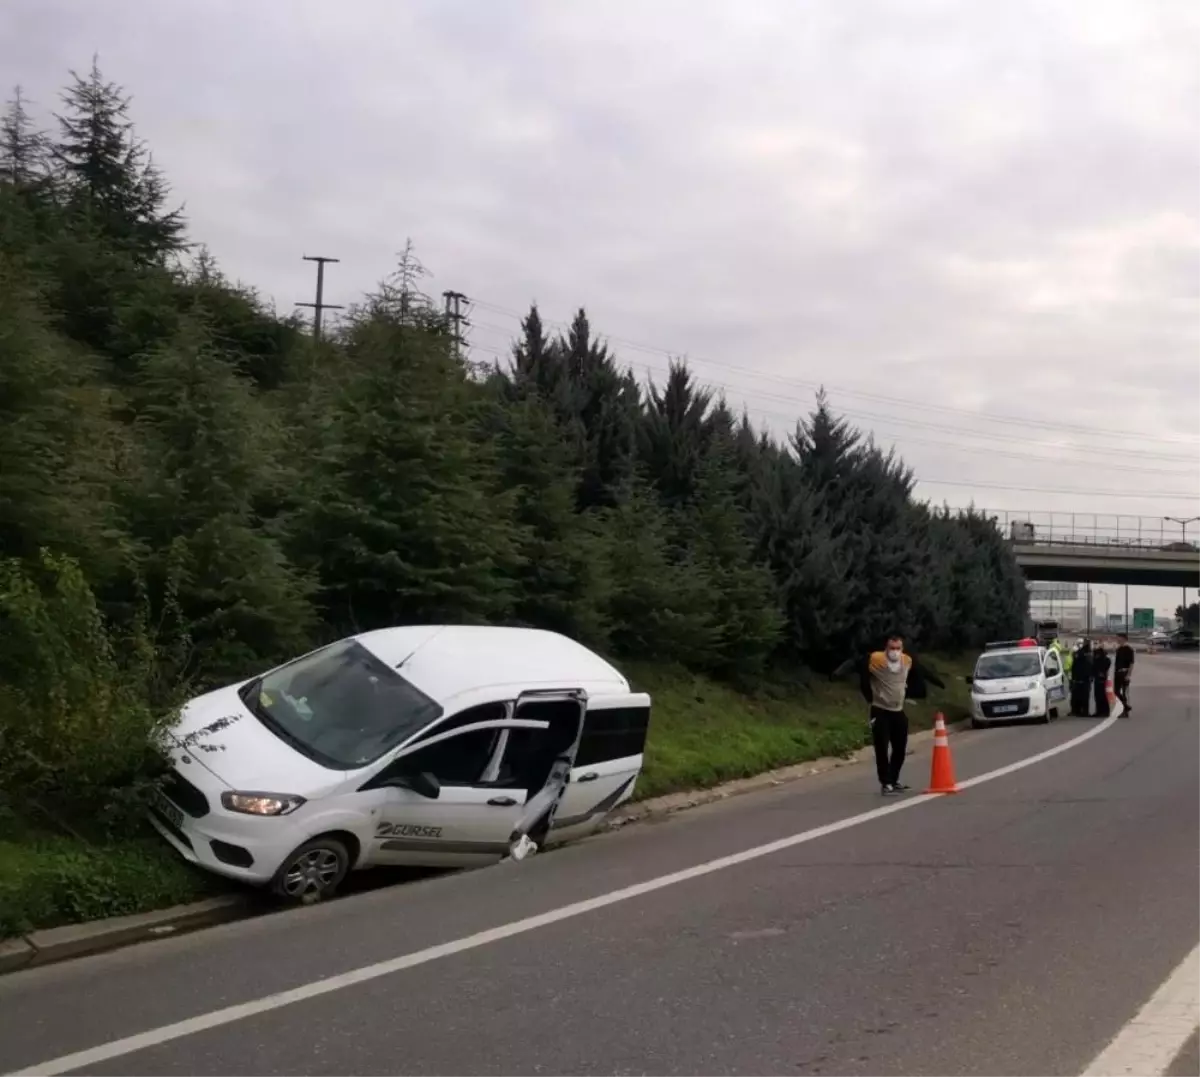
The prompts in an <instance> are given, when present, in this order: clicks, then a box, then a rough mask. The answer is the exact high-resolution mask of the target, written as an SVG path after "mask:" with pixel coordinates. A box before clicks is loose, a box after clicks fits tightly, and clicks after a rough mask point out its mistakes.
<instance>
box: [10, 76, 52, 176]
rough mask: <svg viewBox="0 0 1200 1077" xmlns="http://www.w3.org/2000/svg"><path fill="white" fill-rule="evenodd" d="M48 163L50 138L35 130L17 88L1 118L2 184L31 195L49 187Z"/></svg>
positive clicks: (18, 87) (22, 95) (22, 97)
mask: <svg viewBox="0 0 1200 1077" xmlns="http://www.w3.org/2000/svg"><path fill="white" fill-rule="evenodd" d="M48 163H49V143H48V141H47V139H46V134H45V132H44V131H41V130H39V129H38V128H37V127H36V126H35V124H34V122H33V120H32V118H31V117H30V115H29V109H28V103H27V102H26V100H25V96H24V94H23V93H22V92H21V87H20V86H17V87H16V88H15V89H14V90H13V96H12V98H11V99H10V100H9V102H8V104H7V106H6V108H5V110H4V115H3V117H0V180H2V181H3V182H5V183H8V184H11V185H12V186H13V187H15V188H17V189H18V190H20V191H22V192H30V191H31V190H33V189H35V188H37V187H40V186H42V185H44V184H45V182H46V178H47V171H48Z"/></svg>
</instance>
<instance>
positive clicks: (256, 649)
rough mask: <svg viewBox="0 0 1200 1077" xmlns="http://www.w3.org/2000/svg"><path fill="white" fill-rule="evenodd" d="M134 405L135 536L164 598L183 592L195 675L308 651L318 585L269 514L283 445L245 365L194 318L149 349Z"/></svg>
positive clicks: (229, 672) (223, 673) (220, 673)
mask: <svg viewBox="0 0 1200 1077" xmlns="http://www.w3.org/2000/svg"><path fill="white" fill-rule="evenodd" d="M130 404H131V408H132V411H133V414H134V416H135V423H134V426H135V430H136V431H137V433H138V435H139V441H140V444H141V446H142V459H141V461H140V468H139V472H140V473H139V474H137V475H136V477H135V480H134V482H133V483H131V494H130V498H129V502H130V503H129V511H130V516H131V519H132V521H133V525H134V536H135V538H136V539H137V540H138V541H139V542H140V543H141V544H142V545H143V548H144V549H145V551H146V553H145V562H144V574H145V577H146V579H147V581H148V583H149V584H150V587H151V589H152V593H153V595H154V597H155V600H156V604H161V602H162V601H163V598H164V596H165V595H166V594H168V593H172V594H175V595H177V599H178V602H179V605H180V607H181V608H182V611H183V614H184V616H185V617H186V619H187V622H188V624H189V626H190V635H191V637H192V640H193V643H194V644H195V646H196V665H195V668H194V672H196V673H197V674H198V675H199V676H201V677H203V678H207V679H213V678H222V677H229V678H231V677H236V676H240V675H244V674H246V673H247V672H251V671H253V670H254V669H255V668H258V667H261V665H262V664H263V663H264V662H265V661H270V660H279V659H283V658H287V657H288V656H290V655H293V654H295V653H296V651H297V650H301V649H303V647H304V645H305V643H306V642H307V640H308V639H309V634H310V632H311V629H312V627H313V625H312V618H311V608H310V606H309V603H308V592H309V585H308V583H307V581H306V580H305V579H304V577H303V576H302V575H300V574H299V573H298V572H297V571H296V570H295V569H294V568H293V567H292V565H291V564H290V563H289V562H288V560H287V558H286V557H285V555H284V552H283V550H282V548H281V546H280V543H279V540H278V538H277V537H276V536H275V535H273V534H272V533H271V531H270V530H269V529H268V528H267V527H266V526H265V525H264V521H263V520H262V519H261V517H260V516H259V513H258V511H257V508H258V506H257V499H258V495H259V492H260V490H261V489H262V487H263V485H264V484H265V483H266V482H267V481H268V477H269V476H270V474H271V472H272V470H273V469H274V468H275V466H276V463H275V459H276V457H275V453H276V451H277V442H276V441H275V439H274V430H273V426H272V423H271V417H270V415H269V414H268V413H267V412H266V411H265V410H264V409H263V408H262V407H261V405H260V404H259V403H258V402H257V401H256V400H255V399H254V397H253V395H252V393H251V390H250V388H249V386H248V385H247V384H246V383H245V382H244V381H243V380H242V379H241V378H240V377H239V375H238V373H237V361H236V360H235V359H231V358H229V357H228V356H226V355H224V354H222V353H221V352H220V351H219V350H217V349H216V348H215V347H214V345H213V343H212V341H211V339H210V338H209V336H208V334H207V332H206V329H205V327H204V326H202V325H201V324H199V323H195V322H191V323H187V324H185V326H184V328H183V330H182V331H181V333H180V334H179V336H178V337H177V338H176V339H175V340H173V341H171V342H170V343H169V344H167V345H164V346H163V347H161V348H159V349H157V350H156V351H154V352H153V353H151V354H150V355H148V356H146V357H145V359H144V361H143V363H142V366H141V369H140V372H139V378H138V385H137V387H136V390H134V391H133V392H132V394H131V398H130Z"/></svg>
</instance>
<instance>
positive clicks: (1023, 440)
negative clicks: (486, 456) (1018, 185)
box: [474, 322, 1200, 478]
mask: <svg viewBox="0 0 1200 1077" xmlns="http://www.w3.org/2000/svg"><path fill="white" fill-rule="evenodd" d="M475 326H476V328H479V329H487V330H492V331H494V332H498V333H506V334H507V333H509V332H510V329H509V327H507V326H499V325H494V324H492V323H490V322H476V323H475ZM474 346H475V347H477V348H479V349H480V350H482V351H488V352H490V353H491V354H493V355H495V356H497V357H498V358H501V359H503V358H504V357H505V356H504V355H503V354H502V353H501V352H499V351H496V350H495V349H489V348H484V347H482V346H481V345H474ZM625 362H626V364H627V365H628V366H630V367H637V368H639V369H642V370H645V371H647V372H648V373H650V374H661V373H662V371H661V370H659V369H657V368H655V367H653V366H651V365H650V364H649V363H640V362H635V361H633V360H629V359H626V360H625ZM699 384H700V385H702V386H704V387H705V388H709V389H714V390H715V389H725V390H729V391H731V392H736V393H738V394H740V395H742V396H750V397H755V396H758V397H763V398H766V399H772V400H779V401H781V402H783V403H789V404H797V405H800V406H803V407H808V406H810V402H809V401H806V400H801V399H799V398H797V397H792V396H784V395H782V394H779V393H769V392H765V391H763V390H757V389H748V388H747V387H745V386H740V385H730V384H729V383H727V382H718V381H712V380H701V381H699ZM747 410H748V411H751V412H754V413H755V414H759V415H764V416H769V417H773V418H777V419H781V420H783V421H786V422H788V423H789V424H790V423H794V422H795V421H796V417H795V416H794V415H784V414H783V413H782V412H774V411H769V410H767V409H763V408H753V407H748V408H747ZM838 414H839V415H845V416H847V417H848V418H853V419H867V420H872V421H874V420H879V421H882V422H885V423H897V424H899V425H901V426H912V427H916V428H917V429H920V430H932V431H934V432H937V433H946V434H955V435H960V436H962V437H971V438H982V439H985V440H988V441H1001V442H1009V443H1013V444H1017V445H1023V446H1028V445H1029V444H1030V439H1029V438H1028V437H1019V436H1016V435H1012V434H998V433H989V432H987V431H979V430H966V429H963V428H962V427H958V426H943V425H941V424H937V423H929V422H923V421H921V420H919V419H908V418H905V417H904V416H900V415H886V414H880V413H878V412H869V411H859V410H857V409H852V408H851V409H844V408H839V409H838ZM875 433H877V434H878V433H880V432H879V431H875ZM885 436H887V437H890V438H891V439H892V440H898V439H899V438H900V435H896V434H892V433H888V434H886V435H885ZM903 437H904V439H905V440H906V441H907V442H913V443H915V442H921V441H922V439H920V438H916V437H912V436H910V435H907V434H905V435H903ZM924 443H925V444H929V445H934V446H937V447H945V448H950V449H955V450H960V449H962V450H966V451H968V452H969V451H974V452H984V453H987V454H989V455H993V456H1010V457H1013V458H1016V459H1028V460H1031V461H1035V462H1039V463H1049V464H1073V465H1076V466H1081V465H1089V466H1090V465H1093V464H1094V463H1095V461H1094V460H1059V459H1056V458H1054V457H1049V456H1039V455H1033V454H1030V453H1013V452H1011V451H1009V452H1005V451H1003V450H999V449H992V448H990V447H983V446H979V447H971V446H963V445H960V444H954V443H950V442H944V441H928V440H926V441H925V442H924ZM1038 445H1040V446H1042V447H1045V448H1047V449H1053V450H1057V451H1059V452H1078V453H1088V454H1090V455H1092V456H1093V457H1094V456H1096V455H1107V456H1117V457H1120V458H1122V459H1128V458H1130V457H1135V456H1136V457H1140V458H1145V459H1152V460H1157V459H1161V460H1166V461H1178V462H1180V463H1184V462H1189V463H1191V461H1189V460H1188V458H1187V457H1183V456H1178V455H1176V454H1173V453H1153V452H1141V451H1138V450H1134V449H1119V448H1104V447H1101V446H1090V445H1056V444H1053V443H1048V442H1038ZM1104 466H1105V468H1107V469H1109V470H1115V471H1126V472H1130V473H1135V474H1160V475H1177V476H1179V477H1181V478H1192V477H1195V476H1196V474H1197V473H1200V464H1195V465H1194V470H1192V471H1182V470H1173V469H1169V468H1141V467H1129V466H1127V465H1124V466H1123V465H1120V464H1107V463H1106V464H1105V465H1104Z"/></svg>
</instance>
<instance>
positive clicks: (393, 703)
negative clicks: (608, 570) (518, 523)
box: [151, 625, 650, 903]
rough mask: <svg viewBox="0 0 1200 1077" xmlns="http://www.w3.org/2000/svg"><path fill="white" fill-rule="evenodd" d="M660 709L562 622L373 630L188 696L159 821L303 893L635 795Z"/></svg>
mask: <svg viewBox="0 0 1200 1077" xmlns="http://www.w3.org/2000/svg"><path fill="white" fill-rule="evenodd" d="M649 720H650V697H649V696H648V695H645V694H643V693H638V692H633V691H631V689H630V685H629V682H628V681H627V680H626V679H625V677H624V676H623V675H622V674H621V673H620V672H618V671H617V670H616V669H615V668H614V667H613V666H611V665H610V664H609V663H608V662H607V661H605V660H604V659H603V658H601V657H600V656H599V655H597V654H594V653H593V652H592V651H590V650H588V649H587V648H586V647H584V646H582V645H581V644H579V643H576V642H574V641H573V640H570V639H568V638H566V637H565V636H561V635H558V634H557V633H553V632H543V631H538V630H535V629H526V628H494V627H485V626H462V625H423V626H415V627H406V628H389V629H383V630H380V631H375V632H366V633H363V634H362V635H358V636H352V637H350V638H348V639H343V640H340V641H338V642H337V643H332V644H330V645H329V646H327V647H322V648H321V649H319V650H316V651H313V652H311V653H309V654H306V655H304V656H303V657H300V658H297V659H295V660H294V661H292V662H289V663H287V664H286V665H283V666H280V667H279V668H277V669H273V670H270V671H269V672H267V673H264V674H263V675H262V676H259V677H255V678H253V679H252V680H248V681H245V682H243V683H241V684H235V685H231V686H229V687H227V688H222V689H219V690H217V691H215V692H209V693H208V694H206V695H202V696H199V697H197V698H195V699H193V700H191V701H190V702H188V703H187V704H186V705H185V706H184V708H183V709H182V712H181V714H180V717H179V721H178V723H177V724H176V725H175V726H174V727H173V728H172V729H171V730H170V733H169V735H168V738H167V748H168V754H169V756H170V762H171V769H170V771H169V772H168V774H167V776H166V779H165V780H164V782H163V784H162V787H161V793H160V794H159V795H158V796H157V797H156V800H155V802H154V806H153V809H152V812H151V822H152V823H153V824H154V826H155V827H156V828H157V830H158V831H159V833H160V834H161V835H162V836H163V837H164V838H165V839H166V840H167V841H168V842H170V843H171V845H172V846H173V847H174V848H175V850H176V851H177V852H178V853H179V854H180V855H181V856H183V857H184V858H185V859H187V860H189V861H191V862H192V863H194V864H198V865H199V866H200V867H203V868H207V869H208V870H209V871H213V872H217V873H219V874H221V875H226V876H229V877H230V878H233V879H239V880H241V881H243V882H246V883H250V884H254V885H259V886H267V887H269V888H270V889H271V890H272V891H273V892H274V893H275V894H276V895H277V896H278V897H280V898H284V899H287V900H291V901H295V902H302V903H308V902H311V901H316V900H319V899H321V898H323V897H326V896H328V895H330V894H332V893H333V892H334V891H335V890H336V889H337V887H338V885H339V884H340V883H341V882H342V880H343V879H344V878H345V876H346V873H347V872H349V871H351V870H354V869H359V868H368V867H373V866H375V865H379V864H403V865H423V866H432V867H463V866H471V865H482V864H489V863H493V862H495V861H498V860H500V859H502V858H504V857H505V856H506V855H509V854H510V853H513V855H514V856H515V857H516V858H518V859H519V858H520V856H521V855H523V853H524V852H525V851H527V850H528V848H529V846H528V842H529V840H530V838H531V836H532V838H535V839H537V840H539V841H541V842H545V841H547V840H554V841H565V840H570V839H571V838H572V837H578V836H581V835H582V834H584V833H587V832H588V831H590V830H591V829H594V827H595V826H596V825H597V824H598V823H599V821H600V820H601V819H602V818H603V817H604V816H605V815H606V814H607V813H608V812H610V811H611V810H612V809H613V808H615V807H616V806H617V805H618V804H620V803H622V802H623V801H625V800H627V799H628V798H629V797H630V796H631V795H632V793H633V788H634V783H635V782H636V780H637V776H638V774H639V772H640V771H641V767H642V755H643V749H644V746H645V741H646V732H647V729H648V726H649ZM518 846H521V847H522V853H514V849H515V848H516V847H518Z"/></svg>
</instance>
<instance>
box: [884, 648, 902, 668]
mask: <svg viewBox="0 0 1200 1077" xmlns="http://www.w3.org/2000/svg"><path fill="white" fill-rule="evenodd" d="M887 660H888V661H889V662H890V663H891V664H892V665H893V666H894V665H897V664H898V663H899V661H900V652H899V651H897V650H893V649H892V648H891V647H889V648H888V652H887Z"/></svg>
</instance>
